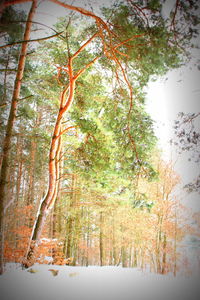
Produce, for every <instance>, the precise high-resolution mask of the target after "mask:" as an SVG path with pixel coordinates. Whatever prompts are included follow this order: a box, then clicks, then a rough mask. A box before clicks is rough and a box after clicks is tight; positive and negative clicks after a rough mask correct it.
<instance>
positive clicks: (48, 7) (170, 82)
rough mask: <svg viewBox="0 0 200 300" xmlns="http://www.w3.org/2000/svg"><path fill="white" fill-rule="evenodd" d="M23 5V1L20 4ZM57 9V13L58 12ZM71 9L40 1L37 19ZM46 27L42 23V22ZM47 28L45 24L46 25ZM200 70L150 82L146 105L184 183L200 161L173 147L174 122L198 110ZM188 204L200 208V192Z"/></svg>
mask: <svg viewBox="0 0 200 300" xmlns="http://www.w3.org/2000/svg"><path fill="white" fill-rule="evenodd" d="M111 2H113V0H101V4H102V3H104V4H105V5H107V4H108V3H109V4H110V3H111ZM67 3H69V4H73V5H75V6H81V7H83V8H86V9H89V10H91V7H93V8H94V9H95V13H96V14H99V13H100V11H99V1H97V0H87V1H86V0H72V1H67ZM174 3H175V0H168V1H166V2H165V8H164V11H163V14H164V15H165V16H167V15H168V12H169V11H170V9H171V7H173V5H174ZM22 6H23V9H24V8H27V9H28V10H29V7H30V3H23V4H22ZM19 7H20V5H19ZM55 12H56V13H55ZM67 13H68V11H67V10H66V9H64V8H62V7H60V6H58V5H56V4H54V3H50V2H47V1H42V0H40V1H39V7H38V9H37V14H36V17H35V18H34V19H35V21H37V22H42V23H44V24H46V25H48V26H52V24H54V23H55V22H56V20H57V16H65V15H66V14H67ZM41 28H42V26H41ZM43 29H44V28H43ZM46 32H48V30H47V29H46ZM37 35H38V36H39V37H43V36H46V35H47V34H45V31H44V30H41V31H39V32H37ZM194 56H196V57H197V58H200V56H199V53H198V52H194ZM199 75H200V71H199V70H197V68H192V69H191V65H189V66H185V67H183V68H181V69H179V70H174V71H170V72H169V73H168V74H167V75H166V76H165V77H162V78H159V79H158V80H157V81H156V82H150V84H149V86H148V92H147V98H146V109H147V111H148V112H149V114H150V115H151V117H152V119H153V120H154V121H155V133H156V135H157V136H158V138H159V146H160V148H161V149H162V151H163V157H164V158H165V159H166V160H170V159H171V158H172V159H173V160H174V161H176V164H175V170H176V171H177V172H178V173H179V174H180V175H181V177H182V186H183V185H184V184H186V183H188V182H190V181H192V180H193V178H195V176H197V175H198V169H199V165H197V164H194V163H192V162H188V156H187V155H181V156H180V155H179V156H177V154H176V149H175V148H172V147H171V146H170V144H169V140H170V139H171V138H172V137H173V123H174V120H176V118H177V114H178V113H179V112H184V113H188V112H197V111H199V109H200V106H199V99H200V76H199ZM183 197H184V198H185V204H186V205H187V206H188V207H191V208H192V209H193V210H194V211H200V200H199V194H195V193H194V194H192V195H188V194H187V193H185V194H184V196H183Z"/></svg>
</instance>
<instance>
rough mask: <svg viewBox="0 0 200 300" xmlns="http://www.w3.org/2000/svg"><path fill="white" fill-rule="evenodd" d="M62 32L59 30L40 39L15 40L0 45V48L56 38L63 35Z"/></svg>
mask: <svg viewBox="0 0 200 300" xmlns="http://www.w3.org/2000/svg"><path fill="white" fill-rule="evenodd" d="M62 33H63V31H61V32H58V33H56V34H54V35H50V36H46V37H43V38H40V39H33V40H24V41H18V42H14V43H11V44H7V45H3V46H0V49H3V48H7V47H11V46H14V45H18V44H24V43H32V42H40V41H44V40H48V39H52V38H54V37H56V36H59V35H61V34H62Z"/></svg>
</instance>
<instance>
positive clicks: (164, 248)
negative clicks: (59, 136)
mask: <svg viewBox="0 0 200 300" xmlns="http://www.w3.org/2000/svg"><path fill="white" fill-rule="evenodd" d="M166 247H167V236H166V233H165V234H164V237H163V259H162V274H165V273H166V259H167V252H166Z"/></svg>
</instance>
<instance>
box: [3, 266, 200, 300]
mask: <svg viewBox="0 0 200 300" xmlns="http://www.w3.org/2000/svg"><path fill="white" fill-rule="evenodd" d="M30 269H31V270H32V271H33V272H34V273H30V272H29V271H30ZM49 269H53V270H58V274H57V276H53V274H52V272H53V271H52V272H51V271H49ZM0 291H1V294H0V295H1V299H2V300H36V299H37V300H46V299H48V300H100V299H102V300H112V299H113V300H193V299H194V300H197V299H200V287H199V282H198V277H196V278H194V277H173V276H172V275H158V274H153V273H149V272H142V271H140V270H138V269H134V268H121V267H111V266H105V267H98V266H90V267H71V266H55V265H39V264H35V265H34V266H33V267H32V268H29V269H28V270H22V269H21V267H20V266H17V267H16V265H15V264H8V265H7V266H6V272H5V273H4V274H3V275H1V276H0Z"/></svg>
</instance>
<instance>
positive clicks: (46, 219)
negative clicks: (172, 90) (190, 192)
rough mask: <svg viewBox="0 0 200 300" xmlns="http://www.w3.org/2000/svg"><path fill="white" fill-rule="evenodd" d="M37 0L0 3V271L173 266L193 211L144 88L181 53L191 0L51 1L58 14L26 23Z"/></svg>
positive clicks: (192, 227)
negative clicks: (170, 0)
mask: <svg viewBox="0 0 200 300" xmlns="http://www.w3.org/2000/svg"><path fill="white" fill-rule="evenodd" d="M42 2H44V1H37V0H5V1H1V4H0V38H1V46H0V52H1V56H0V74H1V75H0V78H1V80H0V91H1V96H0V97H1V98H0V101H1V102H0V118H1V124H0V125H1V130H0V140H1V144H0V150H1V156H0V164H1V173H0V273H1V274H2V273H3V272H4V268H5V265H6V263H9V262H14V263H20V264H21V265H22V266H23V268H29V267H31V266H32V265H33V264H34V263H39V264H53V265H71V266H91V265H97V266H105V265H106V266H107V265H109V266H122V267H129V268H134V267H135V268H136V267H137V268H141V269H150V270H151V271H152V272H155V273H159V274H167V273H169V272H170V273H172V274H174V275H175V276H176V274H177V272H179V271H180V270H181V269H184V268H185V269H187V258H186V257H185V256H184V255H183V252H184V251H182V250H183V249H182V248H181V242H182V241H183V239H184V238H185V237H186V236H187V235H190V234H191V235H195V236H197V237H199V236H200V233H199V229H200V222H199V214H198V213H197V214H196V215H195V216H194V222H193V223H192V222H190V221H189V220H188V218H189V215H188V213H187V209H186V207H184V205H183V204H182V203H181V199H179V197H178V195H177V193H175V191H176V188H177V186H178V185H179V183H180V181H181V178H180V176H179V175H178V174H177V173H176V172H175V170H174V167H173V165H174V164H173V161H165V160H164V159H163V157H162V155H161V149H159V147H158V145H157V142H158V140H157V137H156V135H155V133H154V127H153V120H152V119H151V116H150V115H149V114H148V113H147V112H146V110H145V101H146V92H145V87H146V86H147V85H148V83H149V81H150V80H156V79H157V78H158V77H160V76H163V75H165V74H166V73H167V72H168V71H169V70H172V69H178V68H179V67H181V66H183V65H185V64H187V63H188V62H189V61H190V59H191V51H192V49H194V48H195V47H196V44H195V38H197V37H198V30H199V21H200V19H199V17H198V13H197V11H198V9H199V7H198V1H197V0H193V1H190V0H188V1H182V0H176V1H174V5H173V6H172V7H170V11H169V10H168V11H167V6H166V1H162V0H160V1H159V0H138V1H132V0H125V1H111V2H110V3H108V2H106V3H104V6H103V1H102V7H101V4H98V9H99V10H100V12H99V11H98V14H97V13H96V8H97V7H95V5H94V6H93V7H91V4H90V1H79V3H77V1H75V4H71V2H70V1H63V0H62V1H60V0H49V1H45V5H46V6H48V5H49V4H50V3H51V4H52V3H53V4H54V5H55V15H56V12H57V10H56V7H62V9H63V13H64V14H63V15H62V16H58V18H57V21H56V23H54V24H52V25H51V26H49V25H46V24H45V23H43V21H42V18H41V22H37V21H34V20H35V17H36V16H37V12H38V11H39V9H40V5H41V3H42ZM91 3H92V2H91ZM106 4H107V5H106ZM96 6H97V4H96ZM165 10H166V11H167V13H165ZM56 16H57V15H56ZM45 30H46V31H45ZM41 32H42V33H41ZM40 33H41V34H40ZM198 116H199V113H197V114H196V115H193V116H187V117H188V120H190V119H191V118H196V117H198ZM182 117H183V115H182ZM185 118H186V117H185ZM186 119H187V118H186ZM187 122H190V121H186V122H185V123H187ZM176 125H177V139H178V140H179V141H180V139H181V138H182V139H185V142H186V143H189V145H190V146H191V145H192V143H193V144H196V143H197V142H198V143H199V139H200V135H199V134H198V133H195V136H194V134H193V140H192V139H191V140H188V136H186V135H185V130H184V131H183V130H182V128H181V127H179V125H180V124H179V121H177V123H176ZM184 126H185V125H184ZM180 132H182V135H181V134H180ZM197 183H198V184H199V181H198V180H197ZM190 187H191V186H190Z"/></svg>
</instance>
